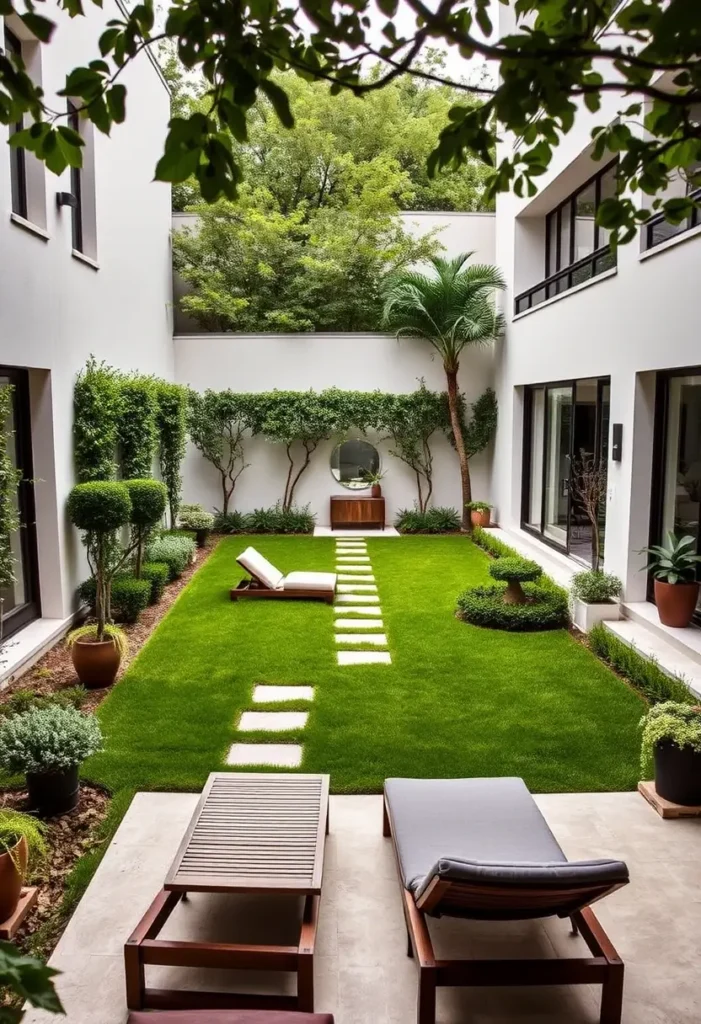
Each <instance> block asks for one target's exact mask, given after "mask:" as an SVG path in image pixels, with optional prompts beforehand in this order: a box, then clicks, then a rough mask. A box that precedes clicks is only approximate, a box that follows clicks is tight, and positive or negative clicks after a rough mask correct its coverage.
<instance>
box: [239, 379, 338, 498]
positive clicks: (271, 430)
mask: <svg viewBox="0 0 701 1024" xmlns="http://www.w3.org/2000/svg"><path fill="white" fill-rule="evenodd" d="M258 403H261V404H262V415H261V417H260V420H259V422H258V423H257V425H256V426H257V430H259V431H260V432H261V433H263V434H264V435H265V437H266V438H267V439H268V440H269V441H272V442H273V443H277V444H281V445H284V448H285V454H286V455H287V461H288V464H289V468H288V471H287V478H286V480H285V490H284V493H283V497H282V510H283V512H287V511H288V510H289V509H290V508H292V506H293V504H294V494H295V488H296V487H297V484H298V483H299V481H300V479H301V477H302V474H303V473H304V472H305V470H306V469H307V468H308V467H309V464H310V462H311V458H312V455H313V454H314V452H315V451H316V449H317V448H318V446H319V444H320V443H321V442H322V441H325V440H327V439H328V438H329V437H331V434H332V433H333V430H334V418H333V413H332V410H331V409H330V408H329V406H328V404H327V403H326V402H325V401H324V396H323V393H322V394H321V395H319V394H317V393H315V392H314V391H273V392H271V393H270V394H269V395H257V396H256V404H258Z"/></svg>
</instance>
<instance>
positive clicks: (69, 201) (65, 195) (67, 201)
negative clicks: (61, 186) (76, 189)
mask: <svg viewBox="0 0 701 1024" xmlns="http://www.w3.org/2000/svg"><path fill="white" fill-rule="evenodd" d="M77 205H78V200H77V199H76V197H75V196H74V195H73V193H72V192H57V193H56V206H58V208H59V210H60V209H61V207H62V206H70V207H71V209H75V207H76V206H77Z"/></svg>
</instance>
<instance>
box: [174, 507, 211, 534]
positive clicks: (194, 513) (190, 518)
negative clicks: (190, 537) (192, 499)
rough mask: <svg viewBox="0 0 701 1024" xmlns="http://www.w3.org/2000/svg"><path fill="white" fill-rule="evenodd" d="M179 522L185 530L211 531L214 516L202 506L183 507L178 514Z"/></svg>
mask: <svg viewBox="0 0 701 1024" xmlns="http://www.w3.org/2000/svg"><path fill="white" fill-rule="evenodd" d="M178 522H179V523H180V525H181V526H182V527H183V528H184V529H185V530H194V532H195V533H198V532H199V531H200V530H211V529H212V527H213V526H214V516H213V515H212V513H211V512H207V511H206V510H205V509H204V508H203V507H202V505H197V504H194V505H181V506H180V511H179V512H178Z"/></svg>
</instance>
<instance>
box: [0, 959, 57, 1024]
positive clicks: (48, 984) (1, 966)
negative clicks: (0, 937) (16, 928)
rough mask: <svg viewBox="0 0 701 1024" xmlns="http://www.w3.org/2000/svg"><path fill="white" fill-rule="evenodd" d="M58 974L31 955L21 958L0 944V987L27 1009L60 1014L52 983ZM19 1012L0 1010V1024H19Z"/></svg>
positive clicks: (15, 1010)
mask: <svg viewBox="0 0 701 1024" xmlns="http://www.w3.org/2000/svg"><path fill="white" fill-rule="evenodd" d="M59 973H60V971H57V970H55V969H54V968H53V967H47V966H46V964H45V963H43V962H42V961H41V960H38V959H37V958H36V957H33V956H25V954H24V953H21V952H20V951H19V949H18V948H17V946H15V945H14V944H13V943H12V942H0V988H3V989H7V990H9V991H10V992H12V993H13V995H15V996H17V997H18V1000H19V1002H20V1003H24V1002H25V1000H26V1001H27V1002H28V1003H29V1004H30V1006H35V1007H37V1009H40V1010H46V1012H47V1013H63V1012H64V1010H63V1006H62V1005H61V1000H60V999H59V997H58V993H57V991H56V988H55V987H54V983H53V981H52V979H53V978H55V977H56V975H57V974H59ZM23 1016H24V1011H23V1010H22V1009H19V1008H16V1007H12V1006H2V1007H0V1024H19V1022H20V1021H21V1020H22V1017H23Z"/></svg>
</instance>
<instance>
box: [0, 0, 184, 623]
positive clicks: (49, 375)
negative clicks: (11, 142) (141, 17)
mask: <svg viewBox="0 0 701 1024" xmlns="http://www.w3.org/2000/svg"><path fill="white" fill-rule="evenodd" d="M50 13H51V17H52V18H53V19H55V20H56V22H57V24H58V28H57V30H56V33H55V35H54V38H53V41H52V42H51V44H50V45H48V46H46V47H43V48H42V55H41V62H42V69H41V71H42V81H43V87H44V90H45V93H46V94H47V99H48V102H49V103H50V104H51V103H55V105H56V107H57V108H59V107H62V106H63V104H64V103H65V101H64V100H62V99H59V98H57V97H56V96H55V93H56V90H57V89H59V88H62V87H63V85H64V82H65V74H66V72H67V70H69V69H71V68H73V67H75V66H76V65H78V64H80V63H84V62H86V61H87V60H88V59H94V57H95V54H96V53H98V52H99V51H98V49H97V44H96V40H97V38H98V37H99V35H100V34H101V32H102V31H103V30H104V25H105V22H106V21H107V20H108V19H110V18H115V17H121V16H122V15H121V11H120V9H119V7H118V6H117V4H116V3H115V2H114V0H106V3H105V6H104V9H103V10H102V11H101V10H99V9H98V8H97V7H95V6H93V5H92V4H89V5H87V7H86V17H85V18H76V19H74V20H71V19H69V18H68V16H67V15H65V14H63V13H62V12H61V11H60V10H59V9H58V7H56V6H53V5H52V10H51V12H50ZM122 78H123V81H124V83H125V84H126V85H127V88H128V90H129V95H128V99H127V111H128V117H127V120H126V122H125V123H124V124H123V125H118V126H115V128H114V129H113V131H112V136H111V137H110V138H108V137H107V136H104V135H102V134H100V133H99V132H95V133H94V145H95V197H96V213H95V221H96V229H97V235H96V240H97V264H98V266H99V269H94V268H93V267H92V266H90V265H88V264H87V263H85V262H83V261H81V260H79V259H77V258H75V257H74V256H72V255H71V217H70V210H68V209H67V208H64V209H62V210H60V211H59V210H58V209H57V207H56V192H57V191H70V175H69V172H68V171H67V172H65V173H64V174H63V175H61V176H60V177H56V176H55V175H53V174H52V173H50V172H49V171H46V170H44V169H39V172H40V175H41V177H42V178H43V185H44V189H45V205H46V236H47V237H41V236H39V235H37V234H34V233H32V232H31V231H30V230H28V229H27V228H25V227H22V226H20V225H19V224H17V223H16V222H14V221H13V220H11V200H10V167H9V150H8V148H7V146H6V135H7V132H6V129H5V128H4V127H2V126H0V154H1V156H0V254H1V257H2V274H0V365H3V364H4V365H11V366H19V367H28V368H30V370H31V374H30V388H31V397H32V405H33V417H32V419H33V424H32V428H33V455H34V475H35V479H36V480H37V483H36V488H35V491H36V502H37V527H38V546H39V560H40V576H41V602H42V612H43V615H44V616H45V617H50V618H63V617H65V616H67V615H68V614H69V613H70V611H71V609H72V608H73V607H74V600H75V598H74V591H75V586H76V584H77V583H78V581H79V580H80V579H82V578H84V576H85V575H86V568H85V564H84V559H83V552H82V550H81V546H80V541H79V538H78V535H77V533H76V531H75V530H73V529H72V527H70V525H69V524H68V523H67V520H66V515H65V503H66V497H67V495H68V492H69V490H70V488H71V486H72V485H73V483H74V472H73V446H72V420H73V384H74V381H75V377H76V374H77V372H78V371H79V370H80V368H81V367H82V366H83V365H84V364H85V361H86V359H87V358H88V357H89V355H90V354H91V353H92V354H94V355H95V356H96V358H97V359H98V360H101V359H104V360H106V361H107V362H109V363H110V364H112V365H113V366H116V367H119V368H121V369H124V370H139V371H140V372H142V373H154V374H158V375H159V376H162V377H166V378H172V376H173V351H172V305H171V266H170V242H169V230H170V189H169V187H168V186H167V185H163V184H156V183H154V182H153V180H152V179H153V172H154V168H155V165H156V161H157V159H158V157H159V155H160V153H161V152H162V145H163V139H164V137H165V132H166V126H167V122H168V118H169V96H168V92H167V88H166V86H165V83H164V82H163V80H162V78H161V77H160V75H159V73H158V72H157V70H156V69H155V67H154V66H153V64H152V63H151V61H150V60H149V59H148V57H147V55H146V54H142V55H141V56H140V57H139V58H138V59H137V60H136V61H135V62H134V63H133V64H132V65H129V66H128V68H127V69H126V70H125V72H124V74H123V76H122ZM31 159H32V158H31V157H28V160H30V161H31Z"/></svg>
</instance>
